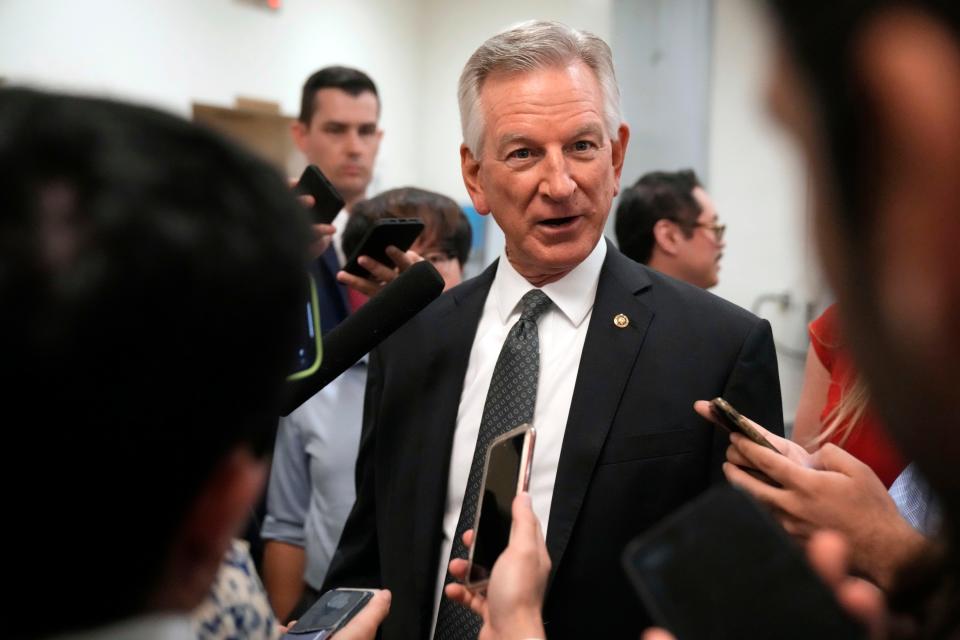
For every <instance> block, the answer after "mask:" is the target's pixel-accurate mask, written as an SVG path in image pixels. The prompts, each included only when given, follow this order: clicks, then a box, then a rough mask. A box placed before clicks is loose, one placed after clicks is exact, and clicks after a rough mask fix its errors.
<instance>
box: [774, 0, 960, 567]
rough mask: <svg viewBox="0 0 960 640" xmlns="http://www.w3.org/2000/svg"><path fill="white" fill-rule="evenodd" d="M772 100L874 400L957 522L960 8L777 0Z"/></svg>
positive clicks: (944, 3)
mask: <svg viewBox="0 0 960 640" xmlns="http://www.w3.org/2000/svg"><path fill="white" fill-rule="evenodd" d="M770 5H771V6H772V7H773V10H774V13H775V14H776V17H777V18H778V22H779V26H780V29H781V32H782V36H783V37H782V38H780V40H781V41H782V42H783V43H784V46H783V50H782V51H781V55H780V61H779V65H778V68H777V69H776V70H775V71H774V73H773V82H772V85H771V94H770V97H771V104H772V107H773V110H774V111H775V113H776V115H777V116H778V117H779V119H780V120H781V121H782V122H783V123H784V124H785V125H786V126H787V128H788V129H790V130H791V131H792V132H793V133H794V134H795V136H796V137H797V138H798V140H799V141H800V143H801V145H802V147H803V149H804V152H805V155H806V158H807V161H808V168H809V172H810V175H811V176H812V178H813V182H814V184H815V198H816V202H815V211H816V213H815V216H816V225H815V228H816V233H817V240H818V245H819V248H820V252H821V256H822V259H823V263H824V266H825V269H826V272H827V275H828V277H829V279H830V281H831V284H832V286H833V288H834V290H835V292H836V294H837V298H838V301H839V309H840V312H841V315H842V321H843V324H844V329H845V333H846V335H847V336H848V338H849V341H850V343H851V346H852V348H853V349H854V352H855V356H856V358H857V362H858V365H859V366H860V367H861V369H862V371H863V374H864V376H865V378H866V379H867V381H868V383H869V385H870V387H871V401H875V402H876V404H877V406H878V407H879V409H880V410H881V412H882V415H883V418H884V422H885V423H886V424H888V425H889V427H890V429H891V431H892V435H894V436H895V438H896V440H897V442H898V444H899V445H900V446H901V447H902V449H903V451H904V453H905V454H906V456H907V457H908V458H911V459H914V460H916V462H917V464H918V466H919V467H920V468H921V470H922V471H923V473H924V475H926V477H927V478H928V479H929V480H930V482H931V484H932V485H933V487H934V489H935V490H936V491H937V492H938V493H939V495H940V498H941V499H942V500H943V502H944V507H945V511H946V514H945V515H946V516H947V519H948V520H949V521H950V527H951V530H952V532H953V534H952V536H953V541H954V546H955V548H956V549H960V545H958V544H956V543H957V542H958V541H960V536H958V535H957V532H958V531H960V529H958V526H957V525H958V524H960V473H957V464H958V463H960V402H958V400H957V392H956V390H957V384H958V382H960V3H958V2H956V0H939V1H932V0H930V1H923V2H881V1H872V2H871V1H866V0H859V1H853V0H841V1H839V2H837V1H836V0H833V1H831V2H826V1H819V0H818V1H815V2H802V3H800V2H793V1H792V0H776V1H772V2H770Z"/></svg>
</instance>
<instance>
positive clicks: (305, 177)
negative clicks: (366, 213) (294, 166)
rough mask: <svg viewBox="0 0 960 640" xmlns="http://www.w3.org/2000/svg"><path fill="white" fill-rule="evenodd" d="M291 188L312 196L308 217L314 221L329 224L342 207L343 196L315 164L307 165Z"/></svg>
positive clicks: (296, 191)
mask: <svg viewBox="0 0 960 640" xmlns="http://www.w3.org/2000/svg"><path fill="white" fill-rule="evenodd" d="M293 190H294V192H295V193H300V194H305V195H311V196H313V199H314V201H315V202H314V205H313V207H311V209H310V217H311V219H312V220H313V222H315V223H318V224H330V223H331V222H333V219H334V218H336V217H337V214H338V213H340V211H341V210H342V209H343V204H344V201H343V197H342V196H341V195H340V193H339V192H337V190H336V188H335V187H334V186H333V185H332V184H331V183H330V181H329V180H327V177H326V176H325V175H323V172H322V171H320V169H319V167H317V166H316V165H313V164H311V165H307V168H306V169H304V170H303V173H302V174H301V175H300V180H299V181H298V182H297V186H295V187H294V188H293Z"/></svg>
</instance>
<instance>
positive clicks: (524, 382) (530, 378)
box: [433, 289, 552, 640]
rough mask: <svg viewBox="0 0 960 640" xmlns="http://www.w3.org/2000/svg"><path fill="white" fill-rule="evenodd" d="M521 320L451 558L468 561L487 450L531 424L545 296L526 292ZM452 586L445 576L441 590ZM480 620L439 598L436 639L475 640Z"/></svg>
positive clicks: (494, 391)
mask: <svg viewBox="0 0 960 640" xmlns="http://www.w3.org/2000/svg"><path fill="white" fill-rule="evenodd" d="M520 304H521V306H522V310H521V312H520V319H519V320H517V323H516V324H515V325H513V327H511V329H510V333H508V334H507V339H506V340H505V341H504V343H503V348H502V349H501V350H500V357H499V358H497V364H496V366H495V367H494V369H493V378H491V380H490V389H489V390H488V391H487V400H486V402H485V403H484V405H483V416H482V417H481V419H480V433H479V434H477V446H476V448H475V449H474V450H473V463H472V464H471V465H470V475H469V476H467V490H466V492H465V493H464V495H463V506H462V507H461V508H460V519H459V520H458V521H457V529H456V532H455V534H454V537H453V547H452V549H451V550H450V559H451V560H452V559H454V558H466V557H467V548H466V545H464V544H463V532H464V531H466V530H467V529H469V528H470V527H472V526H473V519H474V515H475V514H476V512H477V500H478V498H479V497H480V478H481V476H482V475H483V463H484V460H485V458H486V454H487V448H488V447H489V446H490V443H491V442H493V441H494V440H495V439H496V438H497V437H498V436H501V435H503V434H504V433H506V432H507V431H510V430H511V429H513V428H514V427H518V426H520V425H521V424H523V423H525V422H532V421H533V409H534V406H535V404H536V402H537V378H538V377H539V374H540V340H539V339H538V337H537V319H538V318H539V317H540V316H541V315H542V314H543V312H544V311H546V310H547V309H548V308H549V307H550V305H551V304H552V303H551V300H550V298H548V297H547V294H545V293H544V292H543V291H540V290H539V289H534V290H532V291H528V292H527V293H526V294H525V295H524V296H523V298H521V299H520ZM452 581H453V577H452V576H451V575H450V574H449V573H447V578H446V580H445V581H444V585H446V584H447V583H449V582H452ZM482 624H483V621H482V620H481V619H480V617H479V616H477V615H476V614H474V613H473V612H472V611H470V610H469V609H467V608H465V607H463V606H461V605H460V604H458V603H456V602H453V601H452V600H450V599H448V598H447V597H446V596H444V595H441V596H440V610H439V611H438V613H437V629H436V631H435V632H434V634H433V637H434V640H475V638H476V637H477V635H478V634H479V633H480V627H481V626H482Z"/></svg>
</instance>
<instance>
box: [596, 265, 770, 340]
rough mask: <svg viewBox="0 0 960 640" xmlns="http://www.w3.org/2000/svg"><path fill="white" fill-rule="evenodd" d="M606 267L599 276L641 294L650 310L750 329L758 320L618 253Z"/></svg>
mask: <svg viewBox="0 0 960 640" xmlns="http://www.w3.org/2000/svg"><path fill="white" fill-rule="evenodd" d="M607 266H608V267H609V268H608V269H605V270H604V271H603V272H602V273H601V277H604V276H606V277H615V278H619V279H620V280H621V281H624V282H625V284H626V286H627V287H628V288H631V289H633V290H635V292H636V293H638V294H641V296H642V300H643V301H644V302H645V303H646V304H648V305H649V306H650V307H651V308H652V310H653V311H654V312H655V313H656V312H657V311H663V312H680V313H683V314H684V315H689V318H690V319H691V320H693V321H696V322H701V323H717V322H720V323H732V324H734V325H749V326H752V325H754V324H756V323H757V322H760V318H758V317H757V316H756V315H754V314H753V313H751V312H750V311H748V310H746V309H744V308H743V307H740V306H738V305H736V304H734V303H732V302H730V301H729V300H725V299H723V298H721V297H720V296H717V295H716V294H713V293H710V292H709V291H705V290H704V289H701V288H700V287H697V286H695V285H692V284H690V283H688V282H683V281H682V280H677V279H676V278H673V277H671V276H668V275H666V274H664V273H661V272H659V271H657V270H656V269H651V268H650V267H648V266H646V265H644V264H640V263H639V262H635V261H633V260H631V259H630V258H628V257H627V256H625V255H623V254H622V253H620V252H619V251H616V250H615V251H614V252H613V253H612V254H611V255H610V261H609V264H608V265H607Z"/></svg>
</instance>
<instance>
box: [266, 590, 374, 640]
mask: <svg viewBox="0 0 960 640" xmlns="http://www.w3.org/2000/svg"><path fill="white" fill-rule="evenodd" d="M375 593H376V592H375V591H374V590H372V589H346V588H344V589H332V590H330V591H327V592H326V593H325V594H323V595H322V596H320V599H319V600H317V601H316V602H315V603H313V605H312V606H311V607H310V608H309V609H307V611H306V613H304V614H303V616H301V617H300V619H299V620H297V623H296V624H295V625H293V627H291V628H290V630H288V631H287V633H286V634H284V636H283V638H282V640H324V638H329V637H330V636H332V635H333V634H334V633H336V632H337V631H338V630H340V629H342V628H343V627H344V626H345V625H346V624H347V623H348V622H350V620H351V619H352V618H353V617H354V616H355V615H357V613H359V612H360V610H361V609H363V608H364V607H365V606H366V604H367V602H369V601H370V599H371V598H373V596H374V595H375Z"/></svg>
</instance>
